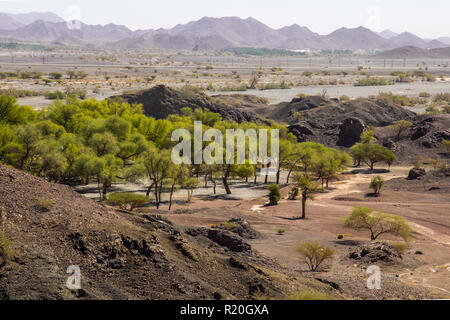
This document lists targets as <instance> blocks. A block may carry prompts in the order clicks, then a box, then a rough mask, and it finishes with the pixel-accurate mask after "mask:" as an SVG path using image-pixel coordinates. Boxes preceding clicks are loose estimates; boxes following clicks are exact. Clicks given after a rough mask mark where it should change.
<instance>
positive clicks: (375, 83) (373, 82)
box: [355, 78, 393, 87]
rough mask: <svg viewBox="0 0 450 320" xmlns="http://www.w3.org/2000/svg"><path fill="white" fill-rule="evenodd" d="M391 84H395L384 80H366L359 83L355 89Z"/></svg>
mask: <svg viewBox="0 0 450 320" xmlns="http://www.w3.org/2000/svg"><path fill="white" fill-rule="evenodd" d="M391 84H393V83H392V81H389V80H387V79H383V78H366V79H361V80H359V81H357V82H356V83H355V87H370V86H388V85H391Z"/></svg>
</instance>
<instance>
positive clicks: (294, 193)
mask: <svg viewBox="0 0 450 320" xmlns="http://www.w3.org/2000/svg"><path fill="white" fill-rule="evenodd" d="M298 194H299V190H298V188H297V187H293V188H292V189H291V191H289V200H295V199H297V197H298Z"/></svg>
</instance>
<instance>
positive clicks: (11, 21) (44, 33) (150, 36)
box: [0, 13, 450, 51]
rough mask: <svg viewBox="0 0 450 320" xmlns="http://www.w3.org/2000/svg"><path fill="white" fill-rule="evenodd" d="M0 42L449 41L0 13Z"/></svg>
mask: <svg viewBox="0 0 450 320" xmlns="http://www.w3.org/2000/svg"><path fill="white" fill-rule="evenodd" d="M71 26H79V28H73V27H71ZM0 37H1V38H3V39H16V40H27V41H40V42H47V43H57V44H67V45H82V44H87V43H94V44H98V43H99V42H101V43H102V44H103V45H104V46H108V47H111V48H127V49H172V50H193V49H196V50H202V51H208V50H221V49H226V48H231V47H266V48H279V49H291V50H300V49H312V50H321V49H338V50H346V49H350V50H375V49H379V50H391V49H395V48H399V47H404V46H413V47H417V48H420V49H433V48H443V47H447V46H449V45H450V38H448V37H442V38H440V39H438V40H424V39H422V38H420V37H418V36H415V35H413V34H411V33H408V32H405V33H402V34H397V33H394V32H392V31H390V30H385V31H383V32H381V33H376V32H373V31H371V30H369V29H367V28H364V27H358V28H341V29H338V30H336V31H334V32H332V33H331V34H329V35H319V34H317V33H315V32H313V31H311V30H310V29H308V28H307V27H302V26H299V25H296V24H295V25H291V26H288V27H284V28H281V29H278V30H276V29H273V28H270V27H268V26H267V25H265V24H263V23H262V22H260V21H258V20H256V19H253V18H247V19H241V18H238V17H224V18H209V17H204V18H202V19H200V20H198V21H192V22H189V23H187V24H180V25H177V26H175V27H174V28H172V29H158V30H137V31H132V30H130V29H129V28H127V27H126V26H123V25H117V24H108V25H104V26H102V25H88V24H84V23H82V22H79V23H72V24H70V23H69V24H68V23H66V22H65V21H64V20H63V19H62V18H60V17H59V16H57V15H56V14H53V13H28V14H8V13H0Z"/></svg>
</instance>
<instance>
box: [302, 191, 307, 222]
mask: <svg viewBox="0 0 450 320" xmlns="http://www.w3.org/2000/svg"><path fill="white" fill-rule="evenodd" d="M306 200H307V194H306V192H303V194H302V219H306Z"/></svg>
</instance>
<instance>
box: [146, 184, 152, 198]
mask: <svg viewBox="0 0 450 320" xmlns="http://www.w3.org/2000/svg"><path fill="white" fill-rule="evenodd" d="M153 185H154V183H152V184H151V185H150V186H149V187H148V189H147V194H146V196H147V197H148V196H150V192H152V189H153Z"/></svg>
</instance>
